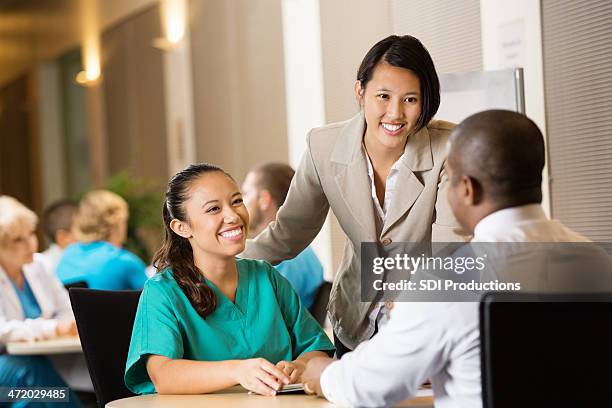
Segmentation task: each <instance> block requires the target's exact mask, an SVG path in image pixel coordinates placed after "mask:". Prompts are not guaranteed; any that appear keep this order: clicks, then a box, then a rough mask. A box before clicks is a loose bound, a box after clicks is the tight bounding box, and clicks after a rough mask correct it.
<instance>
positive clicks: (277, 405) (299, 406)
mask: <svg viewBox="0 0 612 408" xmlns="http://www.w3.org/2000/svg"><path fill="white" fill-rule="evenodd" d="M336 406H337V405H334V404H332V403H330V402H328V401H326V400H325V399H323V398H317V397H315V396H313V395H305V394H285V395H282V394H280V395H277V396H275V397H264V396H261V395H249V394H248V393H247V392H246V390H245V389H244V388H242V387H240V386H236V387H232V388H229V389H227V390H224V391H219V392H216V393H212V394H201V395H158V394H151V395H141V396H137V397H130V398H123V399H120V400H116V401H112V402H109V403H108V404H106V408H145V407H146V408H170V407H181V408H202V407H221V408H223V407H228V408H229V407H236V408H242V407H244V408H247V407H248V408H286V407H291V408H314V407H336ZM397 406H398V407H423V408H425V407H433V397H431V396H423V397H417V398H415V399H412V400H409V401H403V402H401V403H399V404H398V405H397Z"/></svg>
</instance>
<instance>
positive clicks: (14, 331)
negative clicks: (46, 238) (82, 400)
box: [0, 196, 80, 407]
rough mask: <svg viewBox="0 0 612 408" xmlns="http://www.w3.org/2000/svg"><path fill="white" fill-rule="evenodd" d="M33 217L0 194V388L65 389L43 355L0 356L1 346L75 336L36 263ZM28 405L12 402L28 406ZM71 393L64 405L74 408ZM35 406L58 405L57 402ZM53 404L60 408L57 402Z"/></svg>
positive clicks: (57, 291)
mask: <svg viewBox="0 0 612 408" xmlns="http://www.w3.org/2000/svg"><path fill="white" fill-rule="evenodd" d="M37 222H38V218H37V217H36V214H34V212H32V211H31V210H29V209H28V208H26V207H25V206H24V205H23V204H21V203H20V202H19V201H17V200H16V199H14V198H12V197H9V196H0V384H2V386H3V387H12V388H22V387H66V383H65V382H64V380H62V378H61V377H60V376H59V374H58V373H57V371H56V370H55V368H54V367H53V365H52V364H51V362H50V361H49V360H48V359H47V358H45V357H44V356H13V355H8V354H4V349H5V347H6V343H7V342H11V341H31V340H37V339H49V338H53V337H56V336H66V335H70V336H74V335H76V334H77V331H76V325H75V322H74V317H73V315H72V310H71V308H70V302H69V300H68V293H67V292H66V290H65V289H64V287H63V286H62V284H61V283H60V282H59V281H58V280H57V278H56V277H55V275H53V274H52V273H50V272H49V271H48V270H47V269H46V268H45V267H44V266H43V265H42V264H41V263H40V262H37V261H35V260H34V253H35V252H36V251H37V249H38V240H37V238H36V234H35V231H36V223H37ZM29 405H31V403H27V402H23V403H16V404H15V406H22V407H23V406H29ZM79 405H80V404H79V402H78V400H77V398H76V396H75V395H74V394H73V393H72V392H71V395H70V402H69V403H67V404H64V405H63V406H79ZM36 406H50V407H51V406H52V407H56V406H58V404H57V403H48V404H44V403H43V404H38V403H37V404H36ZM59 406H62V404H60V405H59Z"/></svg>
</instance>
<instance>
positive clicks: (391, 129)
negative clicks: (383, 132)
mask: <svg viewBox="0 0 612 408" xmlns="http://www.w3.org/2000/svg"><path fill="white" fill-rule="evenodd" d="M402 126H404V125H392V124H390V123H383V124H382V127H384V128H385V129H387V130H388V131H389V132H395V131H396V130H399V128H401V127H402Z"/></svg>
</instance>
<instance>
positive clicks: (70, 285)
mask: <svg viewBox="0 0 612 408" xmlns="http://www.w3.org/2000/svg"><path fill="white" fill-rule="evenodd" d="M88 287H89V285H88V284H87V282H85V281H74V282H70V283H66V284H64V288H66V290H70V289H72V288H88Z"/></svg>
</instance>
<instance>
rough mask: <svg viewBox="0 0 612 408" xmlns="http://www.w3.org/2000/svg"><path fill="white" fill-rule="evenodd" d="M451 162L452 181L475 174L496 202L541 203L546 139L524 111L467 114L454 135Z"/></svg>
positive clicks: (451, 143)
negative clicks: (523, 113) (522, 113)
mask: <svg viewBox="0 0 612 408" xmlns="http://www.w3.org/2000/svg"><path fill="white" fill-rule="evenodd" d="M448 160H449V162H451V165H452V167H453V170H454V172H453V179H454V180H451V182H453V181H457V179H458V177H461V176H469V177H472V178H474V179H475V180H476V181H478V182H479V183H480V185H481V187H482V190H483V193H484V195H485V196H488V197H489V198H491V199H493V200H494V201H497V202H500V203H509V204H513V205H523V204H530V203H540V202H541V201H542V190H541V184H542V170H543V169H544V161H545V154H544V138H543V136H542V133H541V132H540V129H538V127H537V125H536V124H535V123H534V122H533V121H532V120H531V119H529V118H528V117H527V116H525V115H521V114H520V113H516V112H511V111H504V110H488V111H484V112H480V113H477V114H475V115H472V116H470V117H468V118H467V119H465V120H464V121H463V122H461V123H460V124H459V125H458V126H457V127H456V128H455V129H454V130H453V132H452V134H451V136H450V151H449V159H448Z"/></svg>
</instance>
